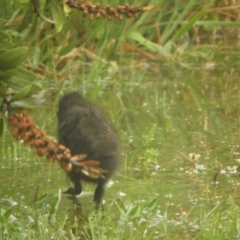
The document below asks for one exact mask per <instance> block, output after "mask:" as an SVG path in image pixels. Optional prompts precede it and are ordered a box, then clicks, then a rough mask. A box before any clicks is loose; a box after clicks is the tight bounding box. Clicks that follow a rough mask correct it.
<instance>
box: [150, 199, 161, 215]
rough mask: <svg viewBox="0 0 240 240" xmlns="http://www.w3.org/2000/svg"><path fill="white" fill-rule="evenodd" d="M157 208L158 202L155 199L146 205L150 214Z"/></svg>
mask: <svg viewBox="0 0 240 240" xmlns="http://www.w3.org/2000/svg"><path fill="white" fill-rule="evenodd" d="M158 206H159V200H158V199H157V198H155V199H153V200H152V201H151V202H150V203H149V204H148V210H149V211H151V212H152V211H155V210H156V208H157V207H158Z"/></svg>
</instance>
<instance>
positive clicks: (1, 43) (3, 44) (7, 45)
mask: <svg viewBox="0 0 240 240" xmlns="http://www.w3.org/2000/svg"><path fill="white" fill-rule="evenodd" d="M13 46H14V45H13V44H12V43H11V42H9V41H6V40H3V39H0V49H4V50H8V49H12V48H13Z"/></svg>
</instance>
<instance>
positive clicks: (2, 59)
mask: <svg viewBox="0 0 240 240" xmlns="http://www.w3.org/2000/svg"><path fill="white" fill-rule="evenodd" d="M75 2H77V1H74V0H72V1H71V0H70V1H69V0H62V1H61V0H2V1H0V87H1V90H0V102H1V103H3V99H4V97H5V96H6V91H7V89H9V88H11V89H12V95H13V97H12V102H14V103H15V105H18V106H21V107H25V108H26V107H33V106H35V105H36V104H38V103H41V100H40V101H39V98H40V97H39V96H41V92H42V91H44V90H46V89H44V87H43V86H44V84H43V83H44V81H46V79H55V80H66V79H68V75H69V74H79V72H80V69H81V67H82V66H83V65H84V64H87V66H88V67H89V69H91V64H94V63H96V64H101V65H105V66H110V67H112V68H113V69H114V71H118V66H119V65H120V64H121V66H127V65H128V61H127V59H128V58H127V56H131V55H132V54H135V56H136V58H135V59H136V65H137V64H140V65H142V66H144V64H145V65H146V64H148V65H149V63H150V62H154V63H156V62H157V63H165V62H168V63H169V62H173V63H177V64H180V65H182V66H183V67H187V68H191V67H192V65H191V59H194V60H195V61H196V60H197V61H200V62H201V61H202V62H204V64H205V63H206V67H208V66H210V67H211V61H212V59H213V58H214V55H215V54H217V51H216V50H218V49H221V50H222V49H225V48H227V49H228V50H229V48H234V46H235V45H238V44H239V34H240V32H239V26H240V21H239V18H240V17H239V16H240V14H239V11H240V10H239V9H240V8H239V5H238V1H235V0H218V1H213V0H211V1H209V0H208V1H206V0H191V1H189V0H177V1H176V0H169V1H165V0H148V1H142V2H140V3H139V1H131V5H132V6H135V5H136V6H140V7H141V6H154V9H151V10H150V11H146V12H144V13H140V14H138V16H137V17H135V18H126V17H124V18H123V20H119V19H112V20H111V21H109V20H107V19H106V18H101V19H96V18H95V19H90V17H89V15H86V14H85V16H84V14H83V12H82V11H81V10H79V9H73V8H71V7H69V3H71V4H73V3H75ZM79 2H81V3H83V4H84V3H85V2H84V1H79ZM126 3H127V1H124V0H113V1H111V2H109V1H108V0H102V1H101V2H100V8H104V6H106V5H107V4H110V5H111V6H112V7H113V8H114V9H116V8H117V7H118V5H124V4H126ZM92 4H97V1H95V0H93V1H92ZM231 39H234V44H233V45H230V46H229V42H231ZM236 40H237V41H236ZM226 43H227V44H228V45H227V46H226ZM122 56H124V57H122ZM221 61H224V59H221ZM89 69H88V70H89ZM37 94H38V95H37ZM37 99H38V100H37ZM3 105H4V104H2V107H1V119H2V117H3V109H4V107H3ZM2 124H3V121H2V120H1V126H2ZM1 129H2V127H1Z"/></svg>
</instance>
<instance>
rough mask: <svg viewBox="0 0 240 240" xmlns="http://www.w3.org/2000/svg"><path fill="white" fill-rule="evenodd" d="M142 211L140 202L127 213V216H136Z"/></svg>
mask: <svg viewBox="0 0 240 240" xmlns="http://www.w3.org/2000/svg"><path fill="white" fill-rule="evenodd" d="M141 213H142V206H141V205H140V204H138V205H137V206H135V207H134V208H133V209H132V210H131V211H130V213H129V216H130V217H132V218H134V217H136V216H138V215H139V214H141Z"/></svg>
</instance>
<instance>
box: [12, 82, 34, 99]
mask: <svg viewBox="0 0 240 240" xmlns="http://www.w3.org/2000/svg"><path fill="white" fill-rule="evenodd" d="M31 89H32V84H31V85H28V86H26V87H24V88H22V89H21V90H20V91H18V92H17V93H16V94H15V95H14V96H13V97H12V101H16V100H21V99H23V98H26V97H28V96H29V95H30V93H31Z"/></svg>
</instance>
